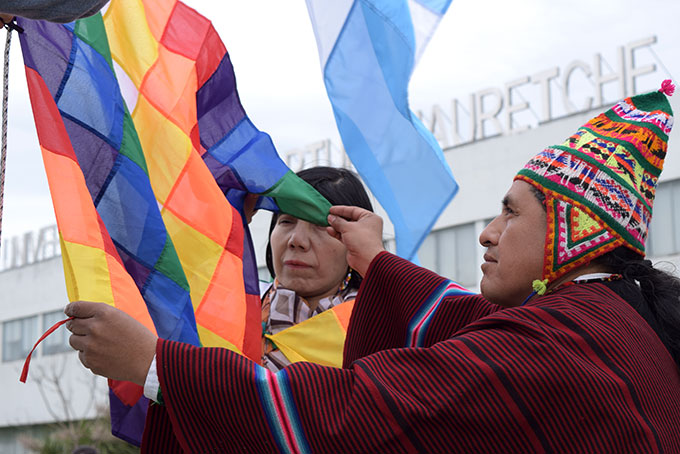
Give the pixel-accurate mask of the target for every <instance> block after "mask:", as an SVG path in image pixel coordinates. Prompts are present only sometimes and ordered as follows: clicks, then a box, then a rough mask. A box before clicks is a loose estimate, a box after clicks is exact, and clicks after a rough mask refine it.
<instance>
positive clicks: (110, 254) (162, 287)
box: [19, 0, 330, 444]
mask: <svg viewBox="0 0 680 454" xmlns="http://www.w3.org/2000/svg"><path fill="white" fill-rule="evenodd" d="M19 24H20V25H21V26H22V27H23V28H24V30H25V31H24V33H23V34H22V35H21V46H22V51H23V55H24V63H25V66H26V78H27V81H28V87H29V93H30V97H31V103H32V107H33V114H34V117H35V123H36V128H37V131H38V138H39V141H40V146H41V150H42V155H43V160H44V163H45V169H46V172H47V177H48V182H49V186H50V192H51V194H52V199H53V202H54V207H55V212H56V217H57V223H58V226H59V232H60V239H61V248H62V255H63V262H64V272H65V276H66V284H67V291H68V296H69V299H70V300H71V301H76V300H89V301H101V302H104V303H107V304H111V305H114V306H116V307H118V308H120V309H122V310H124V311H126V312H128V313H129V314H131V315H133V316H134V317H135V318H137V319H138V320H140V321H142V322H143V323H144V324H145V325H146V326H147V327H149V328H150V329H152V330H154V331H155V332H156V333H157V334H158V335H159V336H161V337H163V338H167V339H173V340H178V341H182V342H187V343H191V344H194V345H203V346H221V347H226V348H231V349H234V350H237V351H239V352H241V353H243V354H245V355H246V356H249V357H250V358H252V359H255V360H257V361H259V358H260V355H261V351H260V348H261V344H260V336H261V328H260V299H259V289H258V284H257V269H256V264H255V261H254V254H253V251H252V244H251V241H250V236H249V233H248V229H247V226H245V225H244V222H243V220H242V219H243V212H242V209H243V200H244V196H245V194H247V193H257V194H262V195H265V196H269V197H272V198H271V199H269V198H268V199H266V200H265V201H264V202H263V203H262V204H261V205H262V206H264V207H270V208H271V207H273V208H277V207H278V208H281V209H284V210H285V211H286V212H289V213H291V214H293V215H295V216H298V217H301V218H303V219H307V220H310V221H313V222H316V223H320V224H325V222H326V215H327V213H328V208H329V207H330V204H329V203H328V202H327V201H326V200H325V199H324V198H323V197H322V196H321V195H320V194H318V192H316V191H315V190H314V189H313V188H312V187H311V186H309V185H308V184H307V183H305V182H304V181H302V180H300V179H299V178H297V177H296V176H295V175H294V174H293V173H292V172H291V171H290V170H289V169H288V168H287V167H286V166H285V164H284V163H283V162H282V161H281V159H279V157H278V155H277V153H276V150H275V149H274V146H273V144H272V142H271V140H270V139H269V137H268V136H267V135H266V134H264V133H262V132H260V131H258V130H257V129H256V128H255V127H254V126H253V124H252V123H251V122H250V120H249V119H248V117H247V116H246V114H245V111H244V109H243V107H242V106H241V104H240V101H239V98H238V94H237V92H236V84H235V78H234V72H233V68H232V66H231V62H230V60H229V55H228V53H227V51H226V48H225V47H224V45H223V44H222V42H221V40H220V38H219V36H218V35H217V33H216V31H215V29H214V28H213V26H212V24H211V23H210V21H208V20H207V19H206V18H204V17H203V16H201V15H200V14H198V13H197V12H196V11H194V10H193V9H191V8H189V7H187V6H186V5H184V4H183V3H181V2H178V1H176V0H144V1H124V0H113V1H112V2H111V3H110V4H109V7H108V9H107V10H106V12H105V14H104V16H103V17H102V16H101V15H96V16H93V17H91V18H88V19H81V20H78V21H76V22H74V23H71V24H65V25H61V24H54V23H48V22H40V21H30V20H25V19H20V20H19ZM110 386H111V393H110V397H111V416H112V430H113V432H114V434H116V435H117V436H119V437H121V438H123V439H125V440H128V441H130V442H132V443H137V444H139V442H140V441H141V435H142V430H143V427H144V419H143V418H144V417H145V414H146V406H147V401H146V399H145V398H144V397H142V390H141V388H140V387H138V386H136V385H133V384H130V383H122V382H111V383H110Z"/></svg>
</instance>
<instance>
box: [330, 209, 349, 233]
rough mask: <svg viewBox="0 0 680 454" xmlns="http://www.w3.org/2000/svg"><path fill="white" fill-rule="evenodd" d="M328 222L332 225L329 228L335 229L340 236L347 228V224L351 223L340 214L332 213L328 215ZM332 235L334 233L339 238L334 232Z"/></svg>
mask: <svg viewBox="0 0 680 454" xmlns="http://www.w3.org/2000/svg"><path fill="white" fill-rule="evenodd" d="M328 223H329V224H330V225H331V226H330V227H329V228H330V229H332V230H334V231H335V232H336V234H337V235H338V236H339V235H340V234H342V232H344V231H345V230H346V226H347V224H349V222H348V221H346V220H345V219H343V218H341V217H340V216H334V215H332V214H329V215H328ZM331 235H333V236H335V237H336V238H337V236H336V235H334V234H332V233H331Z"/></svg>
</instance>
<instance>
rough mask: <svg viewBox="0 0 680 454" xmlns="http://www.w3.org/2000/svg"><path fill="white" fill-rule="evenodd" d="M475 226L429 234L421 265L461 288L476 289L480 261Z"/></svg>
mask: <svg viewBox="0 0 680 454" xmlns="http://www.w3.org/2000/svg"><path fill="white" fill-rule="evenodd" d="M477 236H478V235H477V232H476V229H475V223H469V224H463V225H458V226H455V227H451V228H448V229H443V230H437V231H434V232H432V233H431V234H430V235H428V236H427V238H425V241H423V244H422V246H421V247H420V250H419V251H418V258H419V259H420V262H421V264H422V265H423V266H424V267H425V268H428V269H430V270H432V271H434V272H436V273H438V274H441V275H442V276H444V277H446V278H448V279H451V280H454V281H456V282H458V283H459V284H461V285H465V286H475V285H477V269H478V268H479V263H478V262H479V260H478V257H477V256H478V253H477Z"/></svg>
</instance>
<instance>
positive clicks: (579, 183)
mask: <svg viewBox="0 0 680 454" xmlns="http://www.w3.org/2000/svg"><path fill="white" fill-rule="evenodd" d="M674 88H675V87H674V86H673V85H672V84H671V81H670V80H666V81H664V83H663V84H662V86H661V90H659V91H655V92H652V93H647V94H644V95H638V96H633V97H631V98H626V99H625V100H623V101H621V102H619V103H618V104H616V105H615V106H614V107H613V108H611V109H609V110H608V111H606V112H604V113H602V114H600V115H598V116H597V117H595V118H593V119H592V120H590V121H589V122H588V123H586V124H585V125H583V126H581V127H580V128H579V129H578V131H576V133H575V134H574V135H572V136H571V137H569V138H568V139H567V140H566V141H565V142H564V143H563V144H562V145H556V146H553V147H549V148H546V149H545V150H543V151H542V152H541V153H539V154H538V155H536V156H535V157H533V158H532V159H531V160H530V161H529V162H528V163H527V165H526V166H524V168H523V169H522V170H520V171H519V173H518V174H517V176H516V177H515V179H517V180H523V181H526V182H527V183H529V184H531V185H533V186H534V187H536V188H537V189H538V190H539V191H541V192H542V193H543V194H545V197H546V200H545V204H546V206H545V207H546V211H547V220H548V231H547V233H546V240H545V258H544V260H543V275H542V277H541V280H542V284H541V283H540V282H539V281H535V282H534V290H535V291H536V292H537V293H539V294H542V293H543V292H544V291H545V287H546V285H549V283H552V282H554V281H555V280H556V279H557V278H559V277H561V276H563V275H565V274H566V273H568V272H569V271H571V270H573V269H575V268H578V267H580V266H582V265H584V264H586V263H588V262H590V261H591V260H593V259H594V258H596V257H599V256H601V255H603V254H606V253H607V252H609V251H611V250H613V249H616V248H617V247H619V246H626V247H628V248H630V249H632V250H634V251H636V252H638V253H640V254H641V255H643V256H644V254H645V240H646V239H647V232H648V229H649V222H650V220H651V217H652V206H653V204H654V194H655V191H656V185H657V182H658V179H659V174H660V173H661V169H662V167H663V162H664V158H665V156H666V146H667V142H668V134H669V133H670V131H671V127H672V126H673V116H672V115H673V112H672V110H671V106H670V104H669V103H668V99H667V98H666V95H668V96H671V95H672V94H673V91H674Z"/></svg>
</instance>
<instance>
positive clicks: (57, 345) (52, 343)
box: [41, 311, 71, 355]
mask: <svg viewBox="0 0 680 454" xmlns="http://www.w3.org/2000/svg"><path fill="white" fill-rule="evenodd" d="M42 317H43V331H47V330H48V329H49V328H50V327H51V326H52V325H54V324H55V323H57V322H59V321H61V320H63V319H64V318H65V317H66V316H65V315H64V312H63V311H54V312H48V313H46V314H43V316H42ZM69 334H70V333H69V332H68V330H67V329H66V327H65V326H63V325H62V326H60V327H59V328H57V329H56V331H54V332H53V333H52V334H50V335H49V336H47V337H46V338H45V340H43V342H42V344H41V345H42V352H43V354H44V355H54V354H55V353H63V352H68V351H71V346H70V345H69V344H68V338H69Z"/></svg>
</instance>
